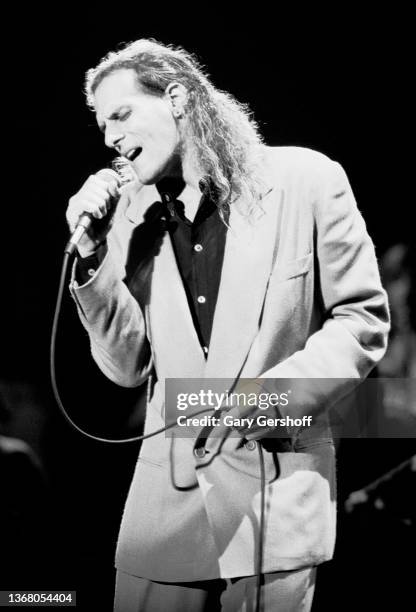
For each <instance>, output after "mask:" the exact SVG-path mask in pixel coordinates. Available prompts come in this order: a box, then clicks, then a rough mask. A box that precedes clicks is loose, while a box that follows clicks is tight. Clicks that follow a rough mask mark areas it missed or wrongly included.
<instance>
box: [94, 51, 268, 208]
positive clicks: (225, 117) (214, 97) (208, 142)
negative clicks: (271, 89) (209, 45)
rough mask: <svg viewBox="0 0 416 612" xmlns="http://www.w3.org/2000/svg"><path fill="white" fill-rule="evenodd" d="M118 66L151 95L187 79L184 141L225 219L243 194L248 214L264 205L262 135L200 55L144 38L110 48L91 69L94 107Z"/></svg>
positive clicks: (247, 113) (248, 110)
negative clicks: (212, 77)
mask: <svg viewBox="0 0 416 612" xmlns="http://www.w3.org/2000/svg"><path fill="white" fill-rule="evenodd" d="M120 69H133V70H134V71H135V72H136V75H137V79H138V82H139V83H140V85H141V86H142V88H143V89H144V91H146V92H147V93H149V94H152V95H157V96H162V95H163V94H164V93H165V90H166V88H167V86H168V85H169V84H170V83H172V82H177V83H181V84H182V85H184V87H185V88H186V90H187V92H188V97H187V103H186V109H185V110H186V114H187V118H188V122H187V126H188V130H187V135H188V138H187V139H186V140H187V143H186V145H187V146H188V147H191V149H192V154H193V155H195V158H194V159H197V160H198V164H199V167H200V169H201V170H202V172H203V173H204V175H205V176H206V177H209V179H210V181H212V183H213V185H214V188H215V194H216V201H217V206H218V208H219V209H220V212H221V216H222V218H223V219H224V217H225V215H226V213H227V212H228V210H229V206H230V204H231V203H232V202H234V201H235V200H237V199H240V198H241V200H242V201H243V202H244V203H245V212H246V213H247V214H248V215H250V213H251V212H253V211H254V210H256V209H257V210H258V209H259V208H261V207H260V200H261V194H262V191H263V188H264V185H263V182H262V180H261V176H262V172H261V146H260V145H261V144H262V138H261V136H260V135H259V132H258V127H257V124H256V122H255V121H254V120H253V118H252V117H251V112H250V109H249V108H248V106H247V105H246V104H242V103H240V102H238V101H237V100H236V99H235V98H234V97H233V96H231V95H230V94H228V93H226V92H224V91H220V90H218V89H217V88H216V87H214V85H213V84H212V83H211V82H210V81H209V79H208V77H207V75H206V74H205V73H204V70H203V68H202V66H201V65H200V64H199V62H198V61H197V59H196V58H195V57H194V56H193V55H191V54H190V53H188V52H187V51H185V50H184V49H182V48H180V47H173V46H172V45H164V44H161V43H159V42H156V41H155V40H147V39H140V40H136V41H134V42H132V43H130V44H127V45H126V46H124V47H123V48H122V49H120V50H118V51H114V52H110V53H108V54H107V55H106V56H105V57H104V58H103V59H102V60H101V61H100V62H99V63H98V65H97V66H96V67H95V68H92V69H90V70H88V72H87V74H86V81H85V93H86V96H87V103H88V105H89V106H90V107H91V108H92V109H93V108H94V92H95V90H96V88H97V87H98V85H99V84H100V83H101V81H102V80H103V79H104V78H105V77H106V76H107V75H109V74H110V73H112V72H114V71H116V70H120Z"/></svg>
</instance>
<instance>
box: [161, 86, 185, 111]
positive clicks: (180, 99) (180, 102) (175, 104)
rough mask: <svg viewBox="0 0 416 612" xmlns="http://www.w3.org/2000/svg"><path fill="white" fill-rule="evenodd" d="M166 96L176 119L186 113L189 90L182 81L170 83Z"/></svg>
mask: <svg viewBox="0 0 416 612" xmlns="http://www.w3.org/2000/svg"><path fill="white" fill-rule="evenodd" d="M165 96H166V98H167V100H168V102H169V104H170V105H171V108H172V114H173V116H174V117H175V118H176V119H180V118H181V117H183V116H184V115H185V107H186V101H187V98H188V90H187V89H186V87H185V86H184V85H182V84H181V83H169V85H168V86H167V87H166V90H165Z"/></svg>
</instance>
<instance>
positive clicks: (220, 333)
mask: <svg viewBox="0 0 416 612" xmlns="http://www.w3.org/2000/svg"><path fill="white" fill-rule="evenodd" d="M280 196H281V192H280V190H278V189H274V190H273V188H272V186H269V188H268V189H267V190H266V193H265V195H264V196H263V199H262V208H263V210H264V214H263V215H262V216H261V217H260V218H257V220H255V221H252V222H250V221H249V220H248V219H247V218H246V217H244V216H243V215H242V214H240V213H239V212H238V210H235V209H234V210H232V212H231V215H230V228H231V229H229V230H228V233H227V239H226V245H225V253H224V263H223V269H222V275H221V283H220V289H219V293H218V300H217V306H216V310H215V317H214V323H213V328H212V334H211V341H210V347H209V355H208V361H207V367H206V370H205V376H206V377H207V378H233V379H234V378H236V377H237V376H238V374H239V372H240V370H241V368H242V366H243V364H244V361H245V359H246V357H247V354H248V352H249V350H250V347H251V344H252V342H253V340H254V338H255V336H256V334H257V331H258V329H259V322H260V316H261V311H262V307H263V301H264V297H265V293H266V289H267V283H268V279H269V276H270V272H271V267H272V262H273V257H274V251H275V239H276V235H277V232H276V227H277V222H278V216H279V203H280ZM276 200H277V201H276Z"/></svg>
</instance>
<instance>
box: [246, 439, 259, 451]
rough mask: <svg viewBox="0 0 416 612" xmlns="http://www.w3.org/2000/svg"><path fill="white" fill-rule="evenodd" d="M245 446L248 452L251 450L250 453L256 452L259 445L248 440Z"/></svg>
mask: <svg viewBox="0 0 416 612" xmlns="http://www.w3.org/2000/svg"><path fill="white" fill-rule="evenodd" d="M244 446H245V447H246V449H247V450H250V451H252V450H255V449H256V448H257V444H256V441H255V440H248V441H247V442H246V443H245V445H244Z"/></svg>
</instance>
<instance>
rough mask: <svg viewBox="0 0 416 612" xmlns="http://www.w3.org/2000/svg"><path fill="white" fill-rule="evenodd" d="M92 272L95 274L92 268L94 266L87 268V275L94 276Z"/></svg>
mask: <svg viewBox="0 0 416 612" xmlns="http://www.w3.org/2000/svg"><path fill="white" fill-rule="evenodd" d="M94 274H95V270H94V268H89V269H88V275H89V276H94Z"/></svg>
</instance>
